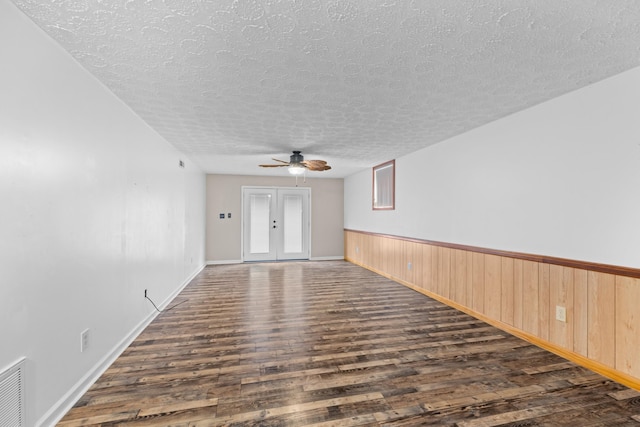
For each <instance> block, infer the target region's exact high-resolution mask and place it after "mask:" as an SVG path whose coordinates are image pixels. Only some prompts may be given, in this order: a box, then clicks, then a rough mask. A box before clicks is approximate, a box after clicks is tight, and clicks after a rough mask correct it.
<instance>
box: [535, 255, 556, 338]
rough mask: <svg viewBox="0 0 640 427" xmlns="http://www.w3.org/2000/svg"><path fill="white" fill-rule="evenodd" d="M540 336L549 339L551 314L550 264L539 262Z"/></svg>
mask: <svg viewBox="0 0 640 427" xmlns="http://www.w3.org/2000/svg"><path fill="white" fill-rule="evenodd" d="M538 310H539V311H538V336H539V337H540V338H542V339H543V340H546V341H549V324H550V322H551V316H554V318H555V311H554V313H553V314H551V313H550V311H549V264H540V263H538Z"/></svg>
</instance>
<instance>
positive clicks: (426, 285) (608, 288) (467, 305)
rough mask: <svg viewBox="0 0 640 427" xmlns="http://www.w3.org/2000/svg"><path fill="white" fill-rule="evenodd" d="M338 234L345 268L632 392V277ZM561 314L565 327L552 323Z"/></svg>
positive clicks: (636, 333) (638, 321)
mask: <svg viewBox="0 0 640 427" xmlns="http://www.w3.org/2000/svg"><path fill="white" fill-rule="evenodd" d="M344 235H345V259H346V260H347V261H350V262H352V263H354V264H357V265H360V266H362V267H365V268H367V269H369V270H372V271H374V272H376V273H378V274H381V275H383V276H385V277H388V278H390V279H392V280H395V281H397V282H399V283H402V284H404V285H406V286H408V287H410V288H412V289H415V290H417V291H419V292H421V293H423V294H425V295H427V296H429V297H432V298H434V299H437V300H439V301H441V302H444V303H445V304H447V305H450V306H452V307H454V308H457V309H459V310H461V311H464V312H466V313H468V314H471V315H472V316H475V317H477V318H479V319H481V320H484V321H486V322H487V323H490V324H492V325H494V326H497V327H498V328H500V329H503V330H505V331H507V332H510V333H512V334H514V335H516V336H519V337H521V338H523V339H525V340H527V341H529V342H532V343H533V344H536V345H538V346H540V347H543V348H545V349H547V350H550V351H552V352H554V353H556V354H558V355H560V356H562V357H564V358H566V359H569V360H571V361H574V362H576V363H578V364H581V365H583V366H585V367H587V368H589V369H592V370H593V371H596V372H598V373H600V374H602V375H605V376H607V377H609V378H611V379H613V380H615V381H618V382H620V383H622V384H625V385H627V386H629V387H632V388H635V389H637V390H640V309H638V302H639V301H640V270H637V269H630V268H624V267H616V266H609V265H603V264H593V263H584V262H579V261H573V260H567V259H560V258H552V257H543V256H538V255H529V254H520V253H512V252H503V251H496V250H489V249H483V248H475V247H469V246H462V245H456V244H448V243H442V242H432V241H425V240H417V239H410V238H403V237H398V236H389V235H382V234H375V233H368V232H361V231H356V230H345V233H344ZM558 311H559V312H558ZM563 311H564V317H565V318H566V321H561V320H557V319H558V317H559V318H562V317H563Z"/></svg>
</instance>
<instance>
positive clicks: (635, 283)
mask: <svg viewBox="0 0 640 427" xmlns="http://www.w3.org/2000/svg"><path fill="white" fill-rule="evenodd" d="M639 302H640V279H634V278H631V277H620V276H618V277H616V369H618V370H620V371H622V372H625V373H627V374H629V375H633V376H634V377H637V378H640V309H639V308H638V303H639Z"/></svg>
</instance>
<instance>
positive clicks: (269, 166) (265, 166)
mask: <svg viewBox="0 0 640 427" xmlns="http://www.w3.org/2000/svg"><path fill="white" fill-rule="evenodd" d="M258 166H260V167H261V168H281V167H283V166H289V164H288V163H287V164H286V165H258Z"/></svg>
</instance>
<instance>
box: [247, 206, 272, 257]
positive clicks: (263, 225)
mask: <svg viewBox="0 0 640 427" xmlns="http://www.w3.org/2000/svg"><path fill="white" fill-rule="evenodd" d="M250 200H251V204H250V207H249V209H250V218H251V222H250V227H249V228H250V230H249V233H250V236H249V253H252V254H266V253H269V230H270V224H269V207H270V203H271V195H270V194H252V195H251V198H250Z"/></svg>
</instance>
